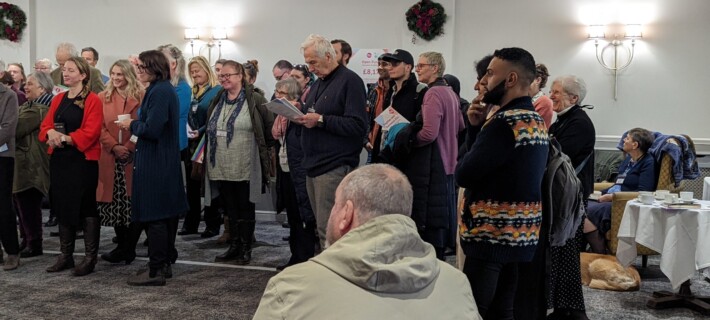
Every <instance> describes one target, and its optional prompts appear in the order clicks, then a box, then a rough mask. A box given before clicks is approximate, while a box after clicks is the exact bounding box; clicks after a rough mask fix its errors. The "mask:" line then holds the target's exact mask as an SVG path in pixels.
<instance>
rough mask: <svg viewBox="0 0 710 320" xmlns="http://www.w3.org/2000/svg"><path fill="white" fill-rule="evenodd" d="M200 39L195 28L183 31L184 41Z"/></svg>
mask: <svg viewBox="0 0 710 320" xmlns="http://www.w3.org/2000/svg"><path fill="white" fill-rule="evenodd" d="M199 38H200V33H199V32H198V31H197V29H195V28H186V29H185V40H195V39H199Z"/></svg>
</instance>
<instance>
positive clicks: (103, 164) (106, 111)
mask: <svg viewBox="0 0 710 320" xmlns="http://www.w3.org/2000/svg"><path fill="white" fill-rule="evenodd" d="M140 98H141V100H142V98H143V92H141V95H140ZM99 99H100V100H101V101H102V102H103V121H102V126H101V138H100V139H99V141H100V142H101V158H100V159H99V184H98V187H97V188H96V201H98V202H107V203H108V202H111V200H112V197H113V187H114V185H113V179H114V178H115V171H114V166H115V165H116V157H115V156H114V154H113V152H111V149H113V147H114V146H115V145H117V144H119V143H118V131H119V128H118V125H117V124H116V122H115V121H116V120H117V119H118V115H119V114H130V115H131V119H138V107H139V106H140V104H141V100H136V99H133V98H130V97H129V98H128V101H126V100H125V99H123V97H121V96H120V95H119V94H118V92H116V91H114V92H113V94H112V95H111V101H106V92H105V91H104V92H101V93H99ZM124 102H125V107H124ZM130 138H131V132H130V130H128V129H126V130H122V133H121V143H120V144H121V145H123V146H124V147H126V148H128V150H130V151H131V153H133V152H135V149H136V145H135V143H133V142H131V141H130ZM123 168H124V169H125V174H126V192H127V193H128V196H129V197H130V196H131V190H132V185H133V183H132V181H133V164H132V163H129V164H127V165H125V166H124V167H123Z"/></svg>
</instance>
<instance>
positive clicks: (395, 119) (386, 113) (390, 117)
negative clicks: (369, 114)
mask: <svg viewBox="0 0 710 320" xmlns="http://www.w3.org/2000/svg"><path fill="white" fill-rule="evenodd" d="M375 122H377V124H379V125H380V126H382V130H383V131H389V129H390V128H392V126H394V125H395V124H398V123H405V124H406V123H409V120H407V119H406V118H405V117H403V116H402V115H401V114H400V113H399V112H397V110H395V109H394V108H392V107H389V108H387V109H385V110H383V111H382V113H380V115H379V116H378V117H377V118H375Z"/></svg>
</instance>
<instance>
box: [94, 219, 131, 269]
mask: <svg viewBox="0 0 710 320" xmlns="http://www.w3.org/2000/svg"><path fill="white" fill-rule="evenodd" d="M113 229H114V230H115V231H116V238H117V240H118V241H117V243H118V245H117V246H116V248H114V249H113V250H111V252H108V253H104V254H102V255H101V259H103V260H106V261H108V262H111V263H120V262H123V261H125V262H126V264H130V263H131V262H133V260H134V259H135V258H136V256H135V249H133V255H130V254H129V251H130V250H127V247H128V227H127V226H117V227H113Z"/></svg>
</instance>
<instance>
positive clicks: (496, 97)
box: [481, 79, 506, 106]
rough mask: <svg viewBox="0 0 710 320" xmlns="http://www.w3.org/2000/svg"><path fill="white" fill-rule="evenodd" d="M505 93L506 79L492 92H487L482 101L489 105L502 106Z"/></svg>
mask: <svg viewBox="0 0 710 320" xmlns="http://www.w3.org/2000/svg"><path fill="white" fill-rule="evenodd" d="M505 92H506V90H505V79H503V80H501V82H500V83H499V84H498V85H497V86H495V87H494V88H493V89H491V91H488V92H486V94H484V95H483V99H482V100H481V101H482V102H483V103H485V104H488V105H494V106H500V102H501V101H502V100H503V96H504V95H505Z"/></svg>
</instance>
